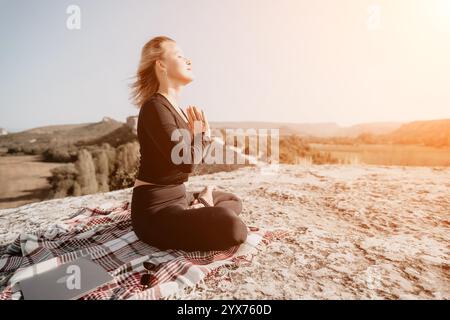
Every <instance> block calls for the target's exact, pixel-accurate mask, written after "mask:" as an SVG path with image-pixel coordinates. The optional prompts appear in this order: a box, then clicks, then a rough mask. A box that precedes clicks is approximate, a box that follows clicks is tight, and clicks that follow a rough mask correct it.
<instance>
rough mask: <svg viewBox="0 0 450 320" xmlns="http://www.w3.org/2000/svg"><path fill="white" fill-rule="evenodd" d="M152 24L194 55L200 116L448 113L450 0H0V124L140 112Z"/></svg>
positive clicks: (393, 117)
mask: <svg viewBox="0 0 450 320" xmlns="http://www.w3.org/2000/svg"><path fill="white" fill-rule="evenodd" d="M71 5H76V6H78V8H79V9H80V22H81V23H80V28H79V29H73V30H72V29H69V28H68V27H67V20H68V18H69V16H70V15H71V14H70V13H67V8H68V7H69V6H71ZM159 35H166V36H168V37H170V38H172V39H174V40H176V41H177V44H178V45H179V46H180V47H181V48H182V50H183V51H184V53H185V55H186V56H187V57H189V58H190V59H191V60H192V66H193V72H194V75H195V79H194V81H193V82H192V83H190V84H189V85H188V86H186V87H185V88H184V89H183V92H182V96H181V101H180V106H181V107H183V108H185V107H186V106H187V105H196V106H198V107H199V108H201V109H203V110H204V111H205V113H206V114H207V116H208V119H209V121H270V122H272V121H275V122H298V123H318V122H335V123H337V124H339V125H343V126H348V125H353V124H357V123H366V122H380V121H396V122H397V121H398V122H408V121H415V120H431V119H442V118H450V90H449V88H450V86H449V84H450V58H449V57H450V0H385V1H382V0H340V1H335V0H314V1H311V0H309V1H303V0H221V1H219V0H189V1H185V0H146V1H144V0H127V1H121V0H70V1H65V0H40V1H29V0H0V40H1V44H0V45H1V50H0V127H3V128H7V129H9V130H13V131H14V130H24V129H28V128H34V127H40V126H46V125H56V124H75V123H86V122H98V121H100V120H101V119H102V118H103V117H104V116H108V117H111V118H114V119H116V120H119V121H125V120H126V118H127V117H128V116H131V115H137V114H138V110H137V109H136V107H135V106H133V105H132V103H131V100H130V88H129V85H130V84H131V82H132V77H133V76H134V75H135V73H136V70H137V66H138V63H139V59H140V52H141V49H142V46H143V45H144V44H145V43H146V42H147V41H149V40H150V39H151V38H153V37H155V36H159Z"/></svg>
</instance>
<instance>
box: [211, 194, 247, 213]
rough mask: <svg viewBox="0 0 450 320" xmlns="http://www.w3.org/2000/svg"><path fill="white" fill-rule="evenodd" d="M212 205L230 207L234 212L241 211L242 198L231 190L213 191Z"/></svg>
mask: <svg viewBox="0 0 450 320" xmlns="http://www.w3.org/2000/svg"><path fill="white" fill-rule="evenodd" d="M213 197H214V206H217V207H227V208H229V209H232V210H233V211H234V212H235V213H236V214H240V213H241V212H242V200H241V198H239V197H238V196H237V195H235V194H234V193H231V192H224V191H213Z"/></svg>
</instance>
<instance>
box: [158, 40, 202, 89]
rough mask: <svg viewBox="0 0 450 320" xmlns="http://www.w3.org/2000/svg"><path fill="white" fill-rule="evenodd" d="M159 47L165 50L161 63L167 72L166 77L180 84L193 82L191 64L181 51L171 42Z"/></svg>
mask: <svg viewBox="0 0 450 320" xmlns="http://www.w3.org/2000/svg"><path fill="white" fill-rule="evenodd" d="M161 46H162V47H163V48H164V49H165V50H164V55H163V60H162V61H163V65H164V66H165V67H166V70H167V77H168V78H169V79H172V81H176V82H181V83H182V84H188V83H190V82H192V81H193V80H194V74H193V73H192V64H191V61H190V60H189V59H188V58H186V57H185V55H184V52H183V50H182V49H181V48H180V47H178V45H177V44H176V43H175V42H172V41H166V42H164V43H163V44H162V45H161Z"/></svg>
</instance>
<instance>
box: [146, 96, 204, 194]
mask: <svg viewBox="0 0 450 320" xmlns="http://www.w3.org/2000/svg"><path fill="white" fill-rule="evenodd" d="M182 111H183V110H182ZM183 113H184V112H183ZM181 128H183V129H187V130H189V126H188V124H187V123H186V122H185V121H184V120H183V118H182V117H181V116H180V115H179V114H178V112H177V111H176V110H175V108H174V107H173V106H172V105H171V103H170V102H169V100H167V98H166V97H165V96H163V95H162V94H160V93H155V94H154V95H152V96H151V97H150V98H149V99H148V100H147V101H146V102H145V103H144V104H143V105H142V106H141V109H140V111H139V116H138V124H137V135H138V140H139V145H140V164H139V171H138V174H137V179H139V180H142V181H146V182H150V183H154V184H159V185H171V184H180V183H183V182H186V181H187V180H188V178H189V174H190V173H191V172H192V171H193V170H194V168H195V166H196V164H195V163H194V153H195V152H199V154H202V161H203V157H204V155H205V150H206V149H207V147H208V146H209V145H210V144H211V140H210V139H207V137H206V136H205V135H204V134H203V133H197V134H196V137H195V138H194V136H193V134H192V133H191V141H190V145H189V146H188V145H187V144H188V141H187V140H185V139H183V138H180V140H179V141H172V140H171V136H172V132H173V130H176V129H181ZM196 139H199V140H201V141H202V143H201V145H202V147H201V146H200V145H195V144H194V142H195V141H196ZM181 143H183V144H185V146H183V147H184V148H183V149H184V150H186V149H187V150H190V151H191V160H192V161H191V162H190V163H183V162H182V163H181V164H175V163H174V162H173V161H172V159H171V153H172V149H173V148H174V147H175V146H176V145H178V144H181ZM200 148H202V149H203V150H199V149H200ZM196 149H197V151H196Z"/></svg>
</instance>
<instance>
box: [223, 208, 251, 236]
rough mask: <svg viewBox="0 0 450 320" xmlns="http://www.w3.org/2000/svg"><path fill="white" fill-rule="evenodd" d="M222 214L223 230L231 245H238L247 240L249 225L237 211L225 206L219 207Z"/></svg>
mask: <svg viewBox="0 0 450 320" xmlns="http://www.w3.org/2000/svg"><path fill="white" fill-rule="evenodd" d="M216 209H219V212H218V213H219V215H220V220H221V221H220V225H221V226H222V227H223V232H224V234H225V237H226V239H227V240H228V242H229V243H230V244H231V245H237V244H241V243H243V242H245V241H246V240H247V226H246V225H245V223H244V222H243V221H242V220H241V219H240V218H239V217H238V216H237V215H236V213H235V212H234V211H233V210H231V209H229V208H225V207H217V208H216Z"/></svg>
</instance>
